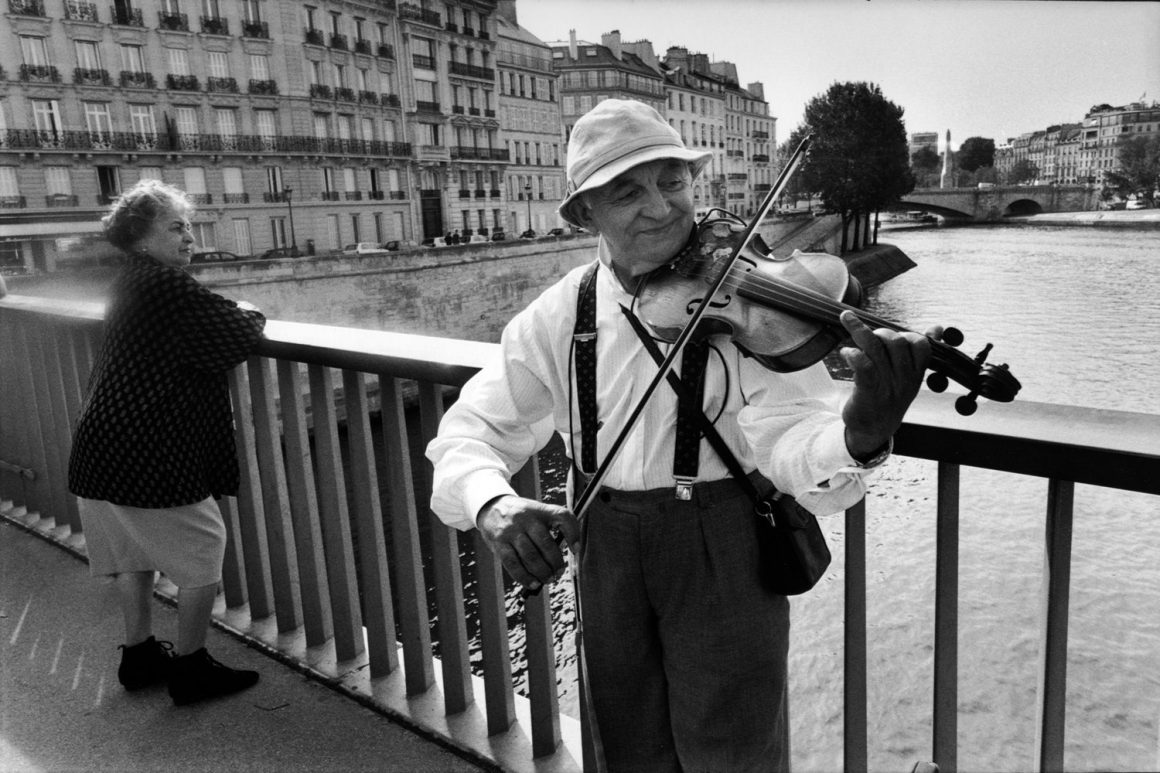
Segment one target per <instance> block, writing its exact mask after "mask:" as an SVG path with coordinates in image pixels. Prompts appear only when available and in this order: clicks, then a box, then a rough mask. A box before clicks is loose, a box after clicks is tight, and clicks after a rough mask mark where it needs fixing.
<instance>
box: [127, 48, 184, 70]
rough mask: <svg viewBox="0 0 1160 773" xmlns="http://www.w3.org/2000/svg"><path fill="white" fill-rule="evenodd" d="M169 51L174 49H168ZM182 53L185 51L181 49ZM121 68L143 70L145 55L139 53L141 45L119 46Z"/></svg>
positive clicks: (171, 59)
mask: <svg viewBox="0 0 1160 773" xmlns="http://www.w3.org/2000/svg"><path fill="white" fill-rule="evenodd" d="M169 50H170V52H172V51H174V50H175V49H172V48H171V49H169ZM181 53H182V54H184V53H185V52H184V51H182V52H181ZM169 61H170V69H172V62H173V57H172V53H171V55H170V60H169ZM121 69H122V70H125V71H126V72H145V57H144V56H142V55H141V46H130V45H124V44H122V46H121Z"/></svg>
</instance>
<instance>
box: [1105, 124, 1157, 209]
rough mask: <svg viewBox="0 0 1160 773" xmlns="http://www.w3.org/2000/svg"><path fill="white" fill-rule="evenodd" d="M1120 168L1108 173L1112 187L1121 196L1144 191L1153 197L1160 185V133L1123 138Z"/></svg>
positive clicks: (1108, 181)
mask: <svg viewBox="0 0 1160 773" xmlns="http://www.w3.org/2000/svg"><path fill="white" fill-rule="evenodd" d="M1117 150H1118V151H1119V152H1118V154H1117V155H1118V159H1119V164H1120V165H1119V168H1117V169H1116V170H1115V171H1110V172H1108V173H1107V174H1106V175H1105V178H1104V179H1105V180H1106V181H1107V184H1108V187H1109V188H1111V189H1112V190H1114V191H1115V192H1116V193H1118V194H1119V195H1121V196H1127V195H1129V194H1132V193H1142V194H1144V196H1145V197H1147V198H1152V196H1153V195H1154V193H1155V191H1156V189H1157V187H1158V186H1160V137H1156V136H1152V137H1141V136H1135V137H1130V138H1125V139H1121V140H1120V142H1119V148H1117Z"/></svg>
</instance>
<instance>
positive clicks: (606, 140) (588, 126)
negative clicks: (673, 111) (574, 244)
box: [557, 99, 713, 226]
mask: <svg viewBox="0 0 1160 773" xmlns="http://www.w3.org/2000/svg"><path fill="white" fill-rule="evenodd" d="M712 155H713V154H712V153H709V152H701V151H695V150H689V149H688V148H686V147H685V143H684V142H683V141H682V140H681V135H679V134H677V131H676V129H674V128H673V127H671V126H669V125H668V123H666V122H665V119H664V118H662V117H661V114H660V113H658V112H657V111H656V110H654V109H653V108H651V107H649V106H648V105H646V104H644V103H643V102H637V101H636V100H626V99H606V100H604V101H603V102H601V103H600V104H598V105H597V106H596V107H594V108H592V109H591V110H589V111H588V112H587V113H585V114H584V115H582V116H581V117H580V119H579V120H578V121H576V125H575V126H573V127H572V136H571V137H570V138H569V140H568V196H567V198H565V199H564V201H563V202H562V203H561V204H560V208H559V209H558V210H557V211H558V212H559V213H560V217H562V218H564V220H566V221H568V222H569V223H571V224H572V225H574V226H580V225H581V224H580V222H579V221H578V220H577V219H576V217H575V215H574V214H573V213H572V211H571V210H572V205H573V204H575V203H576V200H577V197H578V195H579V194H580V193H583V192H584V191H590V190H592V189H594V188H599V187H600V186H601V185H606V184H608V183H610V182H612V181H613V180H614V179H615V178H616V177H617V176H618V175H620V174H623V173H624V172H627V171H628V170H629V169H632V168H633V167H634V166H639V165H640V164H645V163H648V162H649V161H656V160H657V159H661V158H677V159H680V160H682V161H688V162H690V165H691V170H692V173H693V178H694V179H696V177H697V175H699V174H701V170H702V169H704V168H705V165H706V164H707V163H709V159H710V158H712Z"/></svg>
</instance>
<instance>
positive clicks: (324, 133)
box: [314, 113, 330, 140]
mask: <svg viewBox="0 0 1160 773" xmlns="http://www.w3.org/2000/svg"><path fill="white" fill-rule="evenodd" d="M314 136H315V137H317V138H318V139H320V140H324V139H326V138H327V137H329V136H330V116H329V115H327V114H326V113H315V114H314Z"/></svg>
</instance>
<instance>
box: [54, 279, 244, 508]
mask: <svg viewBox="0 0 1160 773" xmlns="http://www.w3.org/2000/svg"><path fill="white" fill-rule="evenodd" d="M265 325H266V318H265V317H264V316H262V315H261V314H260V313H259V312H256V311H243V310H242V309H239V308H238V307H237V305H236V304H235V303H234V302H233V301H231V300H229V299H227V298H223V297H222V296H220V295H217V294H216V293H212V292H210V291H209V290H207V289H206V288H204V287H202V286H201V285H200V284H198V282H197V280H195V279H194V278H193V277H191V276H189V275H188V274H186V273H185V272H184V271H182V270H181V269H179V268H172V267H169V266H165V265H163V264H161V263H159V262H158V261H155V260H153V259H152V258H149V257H147V256H132V257H130V258H129V259H128V261H127V263H126V266H125V268H124V270H123V271H122V272H121V274H120V275H119V276H118V277H117V279H116V281H115V282H114V283H113V287H112V290H111V293H110V301H109V306H108V310H107V312H106V315H105V342H104V346H103V347H102V349H101V352H100V354H99V356H98V357H97V362H96V365H95V366H94V368H93V373H92V376H91V377H90V379H89V391H88V396H87V397H86V398H85V405H84V408H83V410H82V413H81V419H80V421H79V422H78V424H77V429H76V433H75V435H74V436H73V447H72V454H71V457H70V459H69V490H70V491H72V493H74V494H76V495H77V496H80V497H84V498H86V499H103V500H106V501H109V502H112V503H114V504H118V505H128V506H131V507H148V508H161V507H178V506H180V505H188V504H192V503H194V502H200V501H201V500H203V499H205V498H206V497H207V496H211V495H213V496H221V495H233V494H236V493H237V490H238V460H237V451H236V448H235V445H234V433H233V421H232V420H233V414H232V412H231V408H230V395H229V387H228V382H227V380H226V376H227V374H228V373H229V371H230V370H232V369H233V368H234V367H235V366H237V365H238V364H240V363H242V362H244V361H245V359H246V357H247V356H249V354H250V352H252V351H253V349H254V346H255V344H256V343H257V342H258V340H259V339H260V338H261V336H262V330H263V328H264V327H265Z"/></svg>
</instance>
